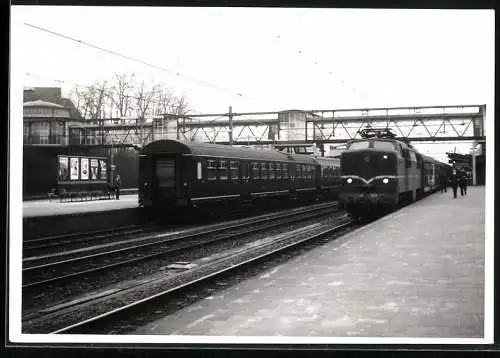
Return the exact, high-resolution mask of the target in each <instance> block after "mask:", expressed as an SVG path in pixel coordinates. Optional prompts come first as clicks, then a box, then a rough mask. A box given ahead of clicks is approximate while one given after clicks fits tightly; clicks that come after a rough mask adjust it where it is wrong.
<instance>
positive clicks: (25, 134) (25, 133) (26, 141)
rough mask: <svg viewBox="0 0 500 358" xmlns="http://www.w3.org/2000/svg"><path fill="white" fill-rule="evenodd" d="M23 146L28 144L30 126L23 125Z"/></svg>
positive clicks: (27, 124)
mask: <svg viewBox="0 0 500 358" xmlns="http://www.w3.org/2000/svg"><path fill="white" fill-rule="evenodd" d="M23 144H30V124H29V123H24V136H23Z"/></svg>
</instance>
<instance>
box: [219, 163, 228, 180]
mask: <svg viewBox="0 0 500 358" xmlns="http://www.w3.org/2000/svg"><path fill="white" fill-rule="evenodd" d="M227 178H228V175H227V162H226V161H225V160H221V161H220V162H219V179H221V180H226V179H227Z"/></svg>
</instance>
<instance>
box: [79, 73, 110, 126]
mask: <svg viewBox="0 0 500 358" xmlns="http://www.w3.org/2000/svg"><path fill="white" fill-rule="evenodd" d="M70 96H71V99H72V100H73V103H74V104H75V107H76V108H77V109H78V111H80V113H81V115H82V117H83V118H84V119H90V120H96V119H101V118H103V113H105V109H106V108H107V106H108V103H107V102H108V101H107V82H106V81H104V82H96V83H95V84H94V85H92V86H89V87H75V88H74V89H73V90H72V91H71V94H70Z"/></svg>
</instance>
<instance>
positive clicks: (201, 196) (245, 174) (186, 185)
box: [139, 140, 319, 208]
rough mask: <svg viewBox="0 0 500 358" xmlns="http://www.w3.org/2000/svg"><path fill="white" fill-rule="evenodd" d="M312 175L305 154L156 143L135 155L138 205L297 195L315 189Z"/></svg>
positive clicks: (315, 171) (315, 173) (313, 169)
mask: <svg viewBox="0 0 500 358" xmlns="http://www.w3.org/2000/svg"><path fill="white" fill-rule="evenodd" d="M317 176H318V164H317V163H316V161H315V160H314V159H313V158H312V157H310V156H308V155H300V154H295V155H289V154H286V153H282V152H277V151H259V150H253V149H249V148H237V147H230V146H222V145H215V144H210V143H185V142H180V141H176V140H159V141H155V142H152V143H150V144H148V145H147V146H145V147H144V148H143V149H142V151H141V153H140V155H139V204H140V205H141V206H144V207H164V208H172V207H183V206H198V205H199V204H201V203H205V202H217V201H227V200H237V199H246V200H250V199H252V198H256V197H262V196H280V195H286V196H289V195H300V194H301V193H308V192H312V191H315V190H316V188H317V186H318V185H319V184H318V183H319V178H317Z"/></svg>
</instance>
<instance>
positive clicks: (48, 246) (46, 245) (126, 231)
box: [23, 225, 169, 262]
mask: <svg viewBox="0 0 500 358" xmlns="http://www.w3.org/2000/svg"><path fill="white" fill-rule="evenodd" d="M166 228H169V226H160V225H127V226H122V227H118V228H110V229H104V230H97V231H88V232H78V233H72V234H64V235H55V236H47V237H41V238H37V239H31V240H24V241H23V257H24V258H25V259H26V258H28V259H29V260H27V261H28V262H29V261H30V260H33V259H36V258H39V257H50V256H55V255H56V254H59V255H61V256H64V255H65V254H66V253H67V252H72V251H77V250H82V249H86V248H88V247H89V246H90V247H91V246H95V247H97V246H99V245H105V244H107V243H110V244H113V243H114V242H115V241H116V240H117V239H121V238H124V237H130V236H133V235H140V234H147V233H150V232H154V231H159V230H165V229H166ZM25 262H26V261H25Z"/></svg>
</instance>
